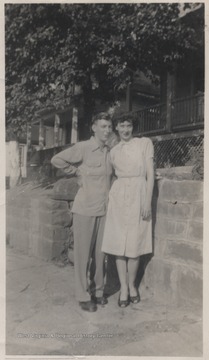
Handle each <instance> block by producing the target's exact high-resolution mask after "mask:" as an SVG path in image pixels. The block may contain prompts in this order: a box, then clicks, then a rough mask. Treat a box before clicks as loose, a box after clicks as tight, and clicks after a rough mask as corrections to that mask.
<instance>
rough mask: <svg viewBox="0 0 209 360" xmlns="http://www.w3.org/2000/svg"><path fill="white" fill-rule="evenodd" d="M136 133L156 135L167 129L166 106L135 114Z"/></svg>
mask: <svg viewBox="0 0 209 360" xmlns="http://www.w3.org/2000/svg"><path fill="white" fill-rule="evenodd" d="M134 118H135V120H136V132H138V133H150V132H152V133H154V132H156V131H159V130H161V131H163V130H165V128H166V105H165V104H158V105H154V106H151V107H148V108H145V109H142V110H139V111H136V112H135V113H134Z"/></svg>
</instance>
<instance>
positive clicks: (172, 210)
mask: <svg viewBox="0 0 209 360" xmlns="http://www.w3.org/2000/svg"><path fill="white" fill-rule="evenodd" d="M156 211H157V214H158V215H161V214H162V215H165V216H166V217H170V218H173V219H190V218H191V216H192V205H191V204H182V203H178V201H176V202H167V201H166V202H165V201H158V202H157V210H156Z"/></svg>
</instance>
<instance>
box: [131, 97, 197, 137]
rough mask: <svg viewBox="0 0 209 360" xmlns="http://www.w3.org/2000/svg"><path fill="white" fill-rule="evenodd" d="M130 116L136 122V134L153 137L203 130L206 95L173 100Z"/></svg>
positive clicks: (132, 113)
mask: <svg viewBox="0 0 209 360" xmlns="http://www.w3.org/2000/svg"><path fill="white" fill-rule="evenodd" d="M130 114H131V115H132V116H133V118H134V120H135V125H136V127H135V134H141V135H149V136H151V135H160V134H166V133H175V132H179V131H181V132H182V131H188V130H195V129H202V128H203V127H204V94H202V93H201V94H198V95H194V96H189V97H185V98H179V99H175V100H171V101H168V102H167V103H162V104H157V105H153V106H150V107H147V108H145V109H142V110H138V111H135V112H131V113H130Z"/></svg>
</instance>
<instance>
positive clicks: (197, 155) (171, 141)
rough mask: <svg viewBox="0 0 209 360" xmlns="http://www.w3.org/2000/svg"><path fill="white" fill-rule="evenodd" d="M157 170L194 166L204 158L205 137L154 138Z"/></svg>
mask: <svg viewBox="0 0 209 360" xmlns="http://www.w3.org/2000/svg"><path fill="white" fill-rule="evenodd" d="M152 141H153V145H154V150H155V166H156V168H165V167H175V166H186V165H194V164H195V162H196V161H197V159H201V160H202V159H203V156H204V147H203V145H204V135H203V134H199V135H190V136H178V138H177V136H176V134H175V135H174V136H173V137H172V135H170V138H166V137H165V138H163V136H161V137H155V138H152Z"/></svg>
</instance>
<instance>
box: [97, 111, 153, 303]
mask: <svg viewBox="0 0 209 360" xmlns="http://www.w3.org/2000/svg"><path fill="white" fill-rule="evenodd" d="M116 130H117V131H118V134H119V137H120V142H119V143H118V144H117V145H116V146H115V147H113V148H112V150H111V152H110V157H111V161H112V164H113V167H114V169H115V175H116V177H117V179H116V180H115V182H114V183H113V185H112V188H111V190H110V193H109V204H108V210H107V217H106V224H105V230H104V238H103V244H102V251H103V252H105V253H107V254H112V255H115V256H116V266H117V271H118V276H119V280H120V285H121V289H120V295H119V299H118V305H119V306H120V307H126V306H127V305H129V303H130V301H131V302H132V303H138V302H139V301H140V296H139V292H138V289H136V287H135V280H136V274H137V270H138V266H139V257H140V255H144V254H148V253H151V252H152V222H151V201H152V193H153V185H154V166H153V155H154V151H153V144H152V142H151V140H150V139H148V138H145V137H142V138H133V136H132V132H133V123H132V120H129V119H127V117H124V118H120V119H118V120H117V124H116Z"/></svg>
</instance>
